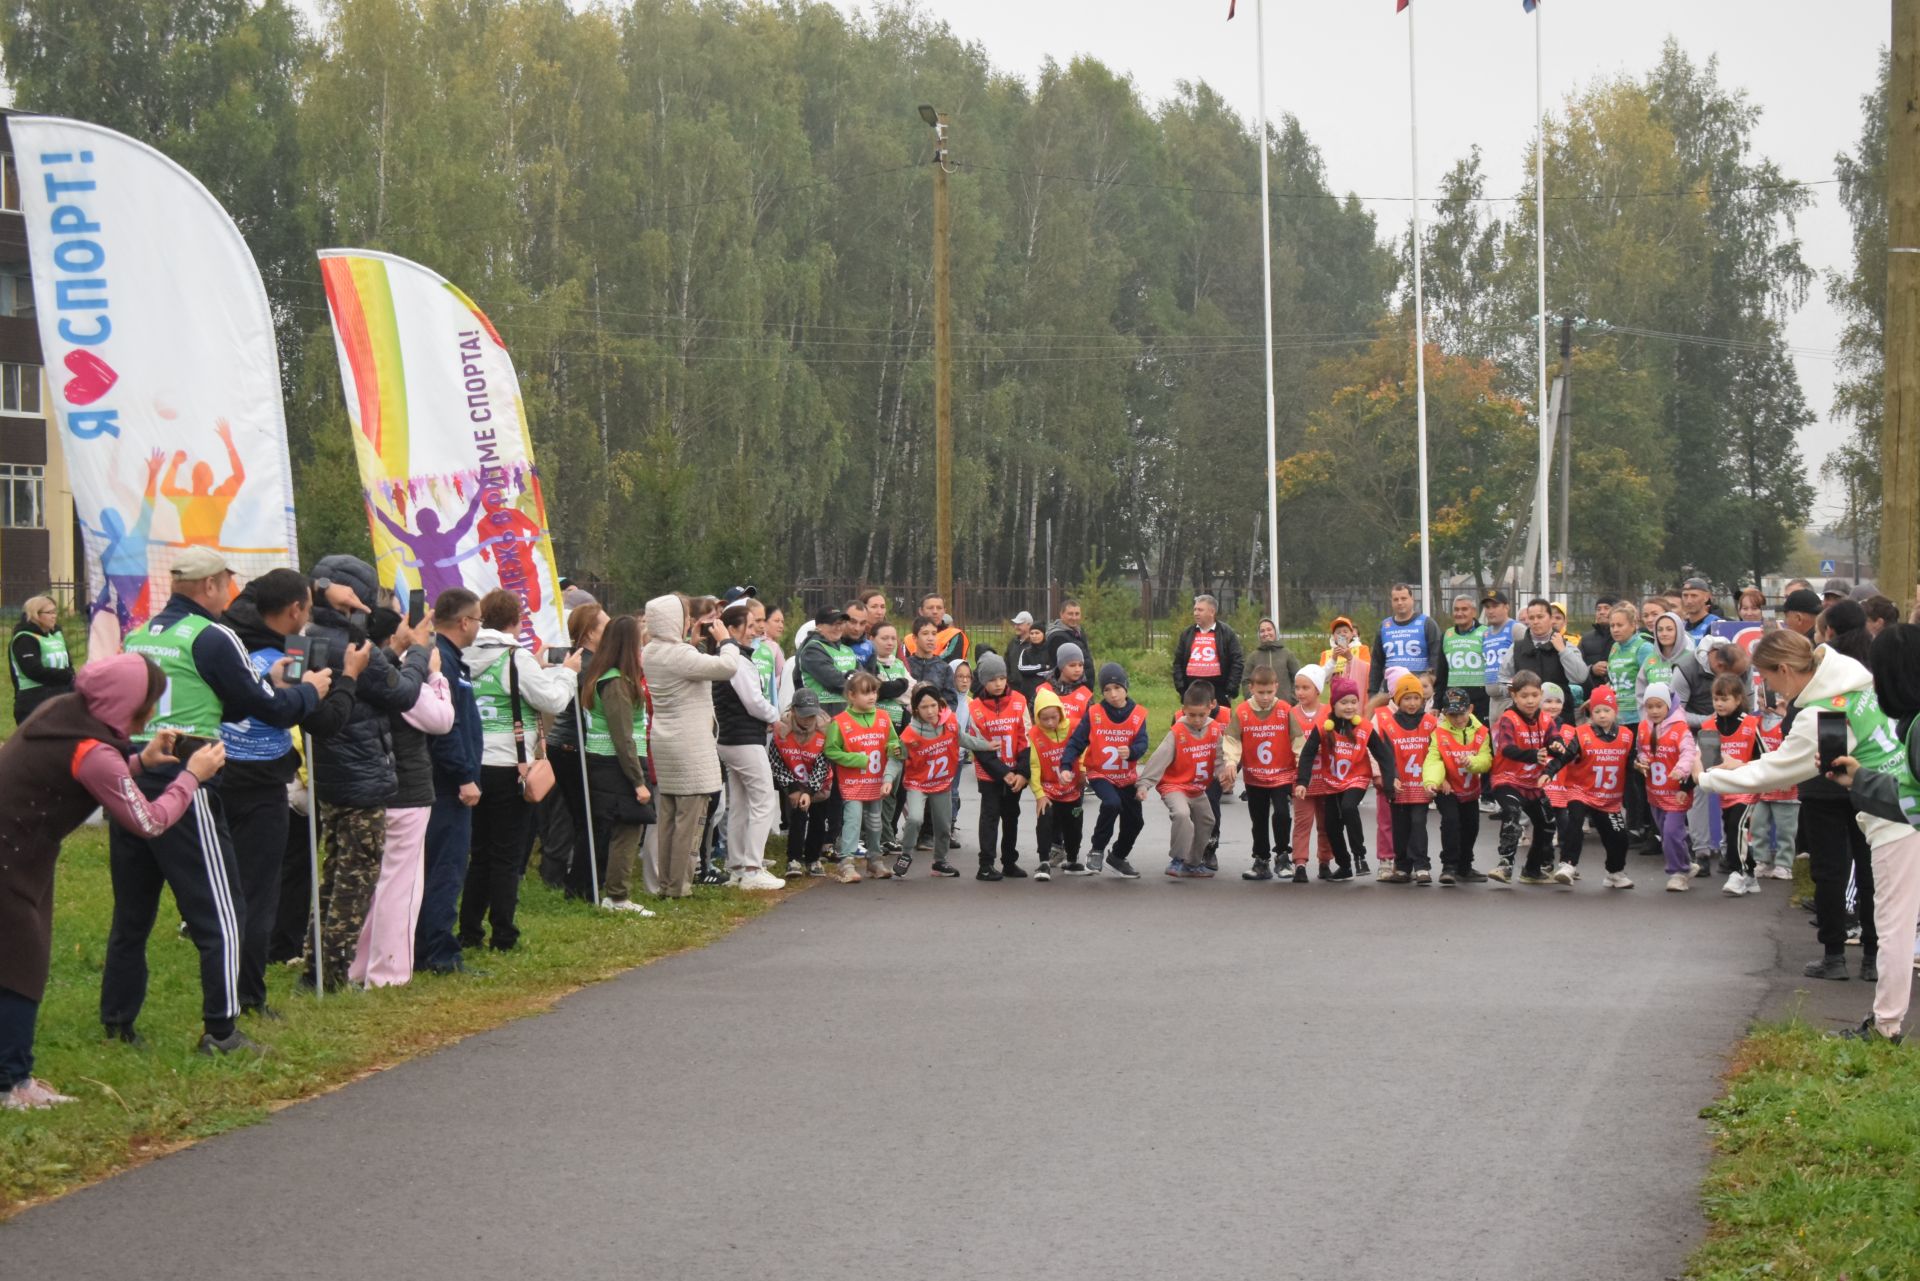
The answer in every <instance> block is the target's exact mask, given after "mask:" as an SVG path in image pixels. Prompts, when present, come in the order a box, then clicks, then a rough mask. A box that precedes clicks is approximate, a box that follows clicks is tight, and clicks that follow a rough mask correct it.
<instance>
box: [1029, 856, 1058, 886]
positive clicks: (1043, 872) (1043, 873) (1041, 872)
mask: <svg viewBox="0 0 1920 1281" xmlns="http://www.w3.org/2000/svg"><path fill="white" fill-rule="evenodd" d="M1033 879H1034V880H1036V881H1051V880H1052V879H1053V871H1052V870H1051V868H1050V867H1049V866H1048V864H1047V862H1046V860H1045V859H1042V860H1041V861H1040V864H1039V866H1037V867H1035V868H1034V869H1033Z"/></svg>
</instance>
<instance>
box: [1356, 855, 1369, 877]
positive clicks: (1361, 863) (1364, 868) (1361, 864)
mask: <svg viewBox="0 0 1920 1281" xmlns="http://www.w3.org/2000/svg"><path fill="white" fill-rule="evenodd" d="M1352 875H1354V876H1372V875H1373V864H1371V863H1369V862H1367V856H1366V855H1365V854H1362V855H1361V856H1360V857H1359V858H1357V859H1355V860H1354V861H1353V872H1352Z"/></svg>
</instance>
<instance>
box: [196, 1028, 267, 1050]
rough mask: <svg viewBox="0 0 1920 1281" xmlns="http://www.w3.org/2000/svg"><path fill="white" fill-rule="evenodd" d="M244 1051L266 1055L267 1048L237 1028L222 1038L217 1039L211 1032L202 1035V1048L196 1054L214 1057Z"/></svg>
mask: <svg viewBox="0 0 1920 1281" xmlns="http://www.w3.org/2000/svg"><path fill="white" fill-rule="evenodd" d="M243 1051H244V1052H246V1053H249V1054H265V1053H266V1052H267V1051H266V1047H265V1046H263V1045H260V1044H259V1043H258V1042H256V1041H254V1040H253V1039H252V1038H251V1037H249V1036H248V1035H247V1034H246V1033H245V1032H242V1031H241V1030H240V1029H239V1028H235V1029H233V1031H231V1032H229V1033H227V1035H226V1036H225V1037H222V1038H216V1037H215V1036H214V1035H213V1033H211V1032H202V1033H201V1034H200V1047H199V1048H198V1049H196V1050H195V1051H194V1053H195V1054H204V1055H207V1056H208V1057H212V1056H213V1055H215V1054H239V1053H241V1052H243Z"/></svg>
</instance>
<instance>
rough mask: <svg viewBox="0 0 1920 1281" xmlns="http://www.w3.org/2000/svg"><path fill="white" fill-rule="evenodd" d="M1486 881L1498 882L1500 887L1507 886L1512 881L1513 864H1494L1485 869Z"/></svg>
mask: <svg viewBox="0 0 1920 1281" xmlns="http://www.w3.org/2000/svg"><path fill="white" fill-rule="evenodd" d="M1487 879H1488V880H1490V881H1498V882H1499V883H1500V884H1502V885H1505V884H1507V883H1508V882H1510V881H1512V880H1513V864H1511V863H1495V864H1494V865H1493V866H1492V867H1490V868H1488V869H1487Z"/></svg>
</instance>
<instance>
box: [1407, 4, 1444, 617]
mask: <svg viewBox="0 0 1920 1281" xmlns="http://www.w3.org/2000/svg"><path fill="white" fill-rule="evenodd" d="M1418 8H1419V6H1417V5H1414V6H1410V7H1409V8H1408V10H1407V120H1408V134H1409V147H1410V149H1411V151H1412V154H1413V379H1414V403H1415V406H1416V409H1417V411H1418V417H1419V452H1420V609H1421V611H1422V612H1423V613H1425V614H1426V615H1427V616H1428V617H1430V618H1431V617H1436V616H1437V611H1436V609H1435V606H1434V600H1433V540H1432V536H1431V535H1432V530H1431V526H1430V522H1429V518H1428V514H1427V512H1428V507H1427V299H1426V288H1425V284H1424V281H1423V279H1422V276H1421V270H1420V259H1421V257H1422V254H1421V245H1420V106H1419V98H1418V96H1417V93H1418V85H1417V83H1416V78H1415V75H1414V65H1415V64H1414V54H1413V23H1414V14H1415V13H1416V12H1417V10H1418Z"/></svg>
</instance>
